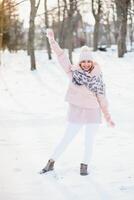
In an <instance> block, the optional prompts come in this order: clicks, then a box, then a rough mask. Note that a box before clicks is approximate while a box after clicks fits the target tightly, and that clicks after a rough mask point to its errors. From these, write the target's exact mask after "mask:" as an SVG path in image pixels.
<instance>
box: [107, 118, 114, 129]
mask: <svg viewBox="0 0 134 200" xmlns="http://www.w3.org/2000/svg"><path fill="white" fill-rule="evenodd" d="M107 123H108V125H109V126H110V127H112V128H114V127H115V123H114V122H113V121H112V120H109V121H108V122H107Z"/></svg>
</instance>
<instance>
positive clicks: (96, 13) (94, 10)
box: [92, 0, 102, 51]
mask: <svg viewBox="0 0 134 200" xmlns="http://www.w3.org/2000/svg"><path fill="white" fill-rule="evenodd" d="M96 4H97V6H96ZM101 7H102V1H101V0H96V1H95V0H92V13H93V16H94V19H95V25H94V39H93V51H97V49H98V42H99V26H100V15H101V12H102V11H101Z"/></svg>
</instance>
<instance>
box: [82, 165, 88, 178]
mask: <svg viewBox="0 0 134 200" xmlns="http://www.w3.org/2000/svg"><path fill="white" fill-rule="evenodd" d="M87 168H88V165H86V164H84V163H81V164H80V175H82V176H86V175H88V172H87Z"/></svg>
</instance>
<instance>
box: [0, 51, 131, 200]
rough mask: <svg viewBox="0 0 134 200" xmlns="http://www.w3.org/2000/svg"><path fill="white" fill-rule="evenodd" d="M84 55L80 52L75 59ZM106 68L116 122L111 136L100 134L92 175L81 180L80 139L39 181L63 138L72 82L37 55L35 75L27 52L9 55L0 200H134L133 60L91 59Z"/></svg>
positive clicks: (104, 130) (0, 132)
mask: <svg viewBox="0 0 134 200" xmlns="http://www.w3.org/2000/svg"><path fill="white" fill-rule="evenodd" d="M78 52H79V50H78V49H77V50H75V52H74V59H76V57H77V56H78ZM93 54H94V57H95V59H96V60H97V61H98V62H99V63H100V64H101V65H102V71H103V74H104V80H105V83H106V86H107V97H108V101H109V109H110V112H111V115H112V117H113V119H114V121H115V122H116V127H115V128H110V127H108V126H107V125H106V123H105V121H103V124H102V125H101V126H100V128H99V131H98V134H97V137H96V142H95V146H94V152H93V157H92V162H91V166H90V169H89V170H90V175H88V176H85V177H83V176H80V175H79V165H80V162H81V157H82V152H83V135H82V133H80V134H79V135H78V136H77V138H76V139H75V140H74V141H73V142H72V143H71V144H70V146H69V147H68V149H67V150H66V152H65V153H64V154H63V155H62V156H61V157H60V158H59V160H58V161H57V163H56V166H55V171H53V172H49V173H48V174H47V175H40V174H39V171H40V170H41V169H42V167H44V165H45V164H46V162H47V160H48V158H49V155H50V154H51V152H52V151H53V148H54V147H55V145H56V144H57V143H58V142H59V140H60V138H61V137H62V135H63V133H64V130H65V126H66V112H67V108H68V105H67V103H66V102H65V101H64V96H65V93H66V89H67V85H68V79H67V77H66V75H65V73H64V72H63V70H62V68H61V67H60V66H59V64H58V63H57V60H56V57H55V56H53V60H52V61H49V60H48V58H47V54H46V52H45V51H37V52H36V59H37V68H38V70H37V71H36V72H31V71H30V63H29V58H28V56H27V54H26V52H24V51H20V52H18V53H12V54H10V53H9V52H7V51H6V52H5V53H4V54H3V55H2V66H1V67H0V158H1V159H0V199H1V200H44V199H45V200H53V199H54V200H74V199H77V200H82V199H83V200H88V199H90V200H119V199H120V200H133V199H134V159H133V157H132V154H133V151H134V145H133V144H134V135H133V130H134V123H133V119H134V94H133V89H134V67H133V63H134V53H132V52H130V53H128V54H126V55H125V57H124V58H117V56H116V52H115V49H114V48H113V50H110V49H109V50H108V52H96V53H93Z"/></svg>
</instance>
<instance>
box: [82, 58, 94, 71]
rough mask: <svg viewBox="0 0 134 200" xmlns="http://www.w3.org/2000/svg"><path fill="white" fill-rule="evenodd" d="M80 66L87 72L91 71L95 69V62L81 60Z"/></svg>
mask: <svg viewBox="0 0 134 200" xmlns="http://www.w3.org/2000/svg"><path fill="white" fill-rule="evenodd" d="M79 65H80V67H81V69H83V70H84V71H86V72H91V70H92V69H93V62H92V61H91V60H83V61H81V62H80V64H79Z"/></svg>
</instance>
